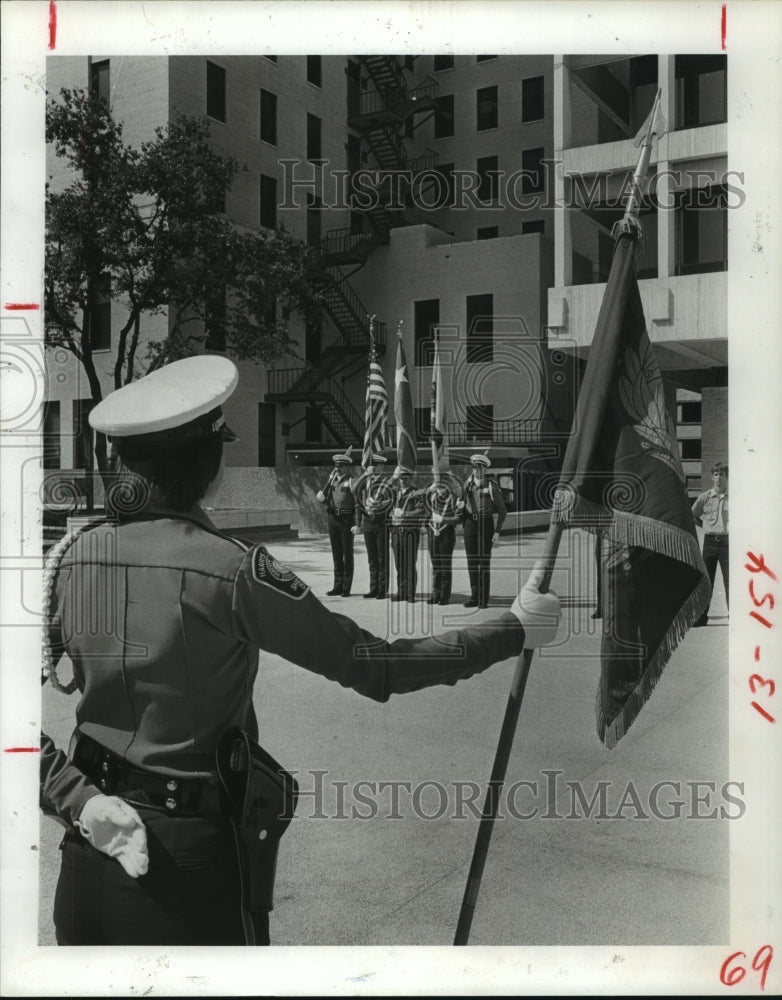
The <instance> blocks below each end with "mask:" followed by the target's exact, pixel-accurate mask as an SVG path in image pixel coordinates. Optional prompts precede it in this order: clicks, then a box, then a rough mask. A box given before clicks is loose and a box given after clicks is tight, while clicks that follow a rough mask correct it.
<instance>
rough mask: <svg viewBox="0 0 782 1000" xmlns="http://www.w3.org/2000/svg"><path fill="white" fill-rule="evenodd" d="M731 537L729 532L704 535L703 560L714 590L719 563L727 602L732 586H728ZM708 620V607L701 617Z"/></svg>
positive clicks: (704, 620) (703, 620)
mask: <svg viewBox="0 0 782 1000" xmlns="http://www.w3.org/2000/svg"><path fill="white" fill-rule="evenodd" d="M729 538H730V536H729V535H728V534H727V533H726V534H724V535H704V536H703V562H704V564H705V566H706V572H707V573H708V574H709V583H710V584H711V589H712V591H713V590H714V579H715V577H716V575H717V564H718V563H719V567H720V570H721V572H722V582H723V584H724V585H725V601H726V603H728V602H729V597H730V594H729V589H730V588H729V586H728V564H729V561H730V548H729ZM707 620H708V608H707V609H706V611H705V612H704V613H703V614H702V615H701V617H700V621H701V622H706V621H707Z"/></svg>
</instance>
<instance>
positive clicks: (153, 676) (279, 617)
mask: <svg viewBox="0 0 782 1000" xmlns="http://www.w3.org/2000/svg"><path fill="white" fill-rule="evenodd" d="M305 622H306V627H302V625H303V623H305ZM49 635H50V643H51V646H52V650H53V652H54V656H55V661H56V658H57V655H58V653H65V654H67V655H68V656H69V657H70V660H71V663H72V666H73V671H74V677H75V678H76V681H77V686H78V691H79V695H80V698H79V702H78V705H77V707H76V722H77V732H81V733H84V734H85V735H86V736H89V737H91V738H92V739H94V740H96V741H97V742H98V743H100V744H101V745H102V746H104V747H106V748H107V749H108V750H110V751H112V752H113V753H115V754H117V755H118V756H120V757H122V758H123V759H124V760H125V761H127V762H128V763H129V764H130V765H132V766H135V767H140V768H145V769H147V770H149V771H153V772H156V773H160V774H165V775H171V776H188V777H210V776H213V775H214V772H215V765H214V754H215V749H216V746H217V741H218V739H219V737H220V735H221V733H223V732H224V731H225V729H226V728H227V727H229V726H232V725H238V726H241V727H242V728H244V729H245V730H247V732H249V733H250V735H251V736H253V738H255V739H258V727H257V722H256V718H255V712H254V710H253V702H252V697H253V685H254V683H255V679H256V674H257V671H258V651H259V649H263V650H267V651H268V652H270V653H274V654H277V655H278V656H281V657H283V658H285V659H287V660H290V661H291V662H292V663H295V664H298V665H299V666H301V667H304V668H306V669H307V670H310V671H312V672H314V673H317V674H321V675H322V676H324V677H326V678H328V679H329V680H333V681H336V682H337V683H338V684H341V685H342V686H343V687H347V688H352V689H353V690H354V691H357V692H358V693H359V694H362V695H364V696H366V697H368V698H372V699H374V700H375V701H379V702H384V701H387V700H388V698H389V697H390V696H391V695H392V694H401V693H404V692H408V691H416V690H418V689H420V688H424V687H429V686H431V685H434V684H455V683H456V682H457V681H458V680H460V679H462V678H465V677H470V676H472V675H473V674H476V673H479V672H481V671H483V670H486V669H487V668H488V667H489V666H491V664H492V663H496V662H498V661H500V660H504V659H507V658H508V657H510V656H514V655H517V654H518V653H520V652H521V649H522V646H523V641H524V629H523V627H522V626H521V625H520V624H519V622H518V619H517V618H516V617H515V616H513V615H511V614H510V613H505V614H503V615H502V616H500V617H499V618H497V619H495V620H493V621H492V622H487V623H486V624H484V625H477V626H474V627H471V628H466V629H463V630H461V631H458V632H457V631H452V632H447V633H445V634H444V635H442V636H438V637H431V638H422V639H397V640H395V641H394V642H387V641H386V640H384V639H380V638H378V637H376V636H374V635H372V634H371V633H370V632H367V631H366V630H364V629H362V628H360V627H359V626H358V625H357V624H356V623H355V622H353V621H352V620H351V619H350V618H347V617H345V616H343V615H340V614H337V613H334V612H331V611H329V610H328V609H327V608H326V607H325V606H324V605H323V604H321V602H320V601H319V600H318V598H317V597H315V596H314V594H313V593H312V592H311V591H310V589H309V587H308V586H307V585H306V584H305V583H304V582H303V581H301V580H300V579H298V577H296V576H295V575H294V574H293V573H291V572H290V571H289V570H287V569H286V568H285V567H284V566H282V565H281V564H280V563H278V562H277V561H276V560H275V559H274V558H273V557H272V556H271V555H270V554H269V553H268V552H267V550H266V549H265V548H264V546H262V545H255V546H250V545H247V544H244V543H241V542H238V541H236V540H234V539H232V538H229V537H228V536H226V535H223V534H221V533H220V532H219V531H217V529H215V528H214V526H213V525H212V524H211V522H210V521H209V519H208V518H207V517H206V515H205V514H204V513H203V511H202V510H201V509H200V508H198V507H194V508H193V509H192V510H190V511H188V512H187V513H186V514H179V513H175V512H173V511H164V510H160V511H157V512H156V513H155V514H154V515H149V516H144V517H141V518H134V519H132V520H128V521H124V522H122V523H120V524H119V525H111V524H100V525H99V526H97V527H93V528H91V529H89V530H86V531H84V532H82V533H81V534H80V535H79V536H77V538H76V540H75V541H74V543H73V544H72V545H71V546H70V548H69V549H67V550H66V552H65V554H64V556H63V559H62V562H61V564H60V570H59V573H58V575H57V580H56V589H55V598H54V601H53V610H52V618H51V628H50V629H49ZM75 735H76V734H74V736H75ZM261 742H262V740H261ZM95 794H98V790H97V789H96V788H95V786H94V785H92V784H91V782H89V781H88V779H87V778H85V777H84V775H82V774H81V772H80V771H78V770H77V769H76V768H75V767H74V766H73V765H72V764H71V763H70V762H69V760H68V759H67V758H66V756H65V754H64V753H63V752H62V751H61V750H58V749H57V748H56V747H55V746H54V745H53V744H52V743H51V741H50V740H48V738H46V737H44V738H43V739H42V753H41V804H42V806H43V808H44V809H45V811H48V812H50V813H54V814H55V815H57V816H59V817H62V818H63V819H64V820H65V821H66V822H71V823H72V822H73V821H74V820H75V819H76V818H77V817H78V815H79V813H80V811H81V808H82V807H83V805H84V802H85V801H86V800H87V799H88V798H90V797H91V796H92V795H95Z"/></svg>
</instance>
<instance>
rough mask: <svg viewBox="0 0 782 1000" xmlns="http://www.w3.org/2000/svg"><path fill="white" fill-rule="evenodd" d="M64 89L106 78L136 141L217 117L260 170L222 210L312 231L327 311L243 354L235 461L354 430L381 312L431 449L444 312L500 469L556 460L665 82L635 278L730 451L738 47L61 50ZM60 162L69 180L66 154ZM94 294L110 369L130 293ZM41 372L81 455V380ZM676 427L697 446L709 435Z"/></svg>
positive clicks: (473, 429) (477, 418) (63, 452)
mask: <svg viewBox="0 0 782 1000" xmlns="http://www.w3.org/2000/svg"><path fill="white" fill-rule="evenodd" d="M62 85H69V86H76V85H82V86H89V85H92V86H93V87H97V88H102V89H103V91H104V92H105V95H106V96H107V98H108V99H109V100H110V103H111V108H112V111H113V113H114V114H115V116H116V117H117V118H119V119H120V120H121V121H122V122H123V124H124V135H125V138H126V139H127V140H128V141H130V142H133V143H140V142H141V141H143V140H144V139H146V138H149V137H150V136H151V135H152V133H153V131H154V129H155V128H156V127H157V126H159V125H161V124H165V122H167V121H168V120H169V119H170V118H171V116H172V115H173V114H174V113H176V112H182V113H185V114H193V115H203V114H206V115H207V116H208V118H209V119H210V122H211V134H212V141H213V143H214V145H215V147H216V148H217V149H219V150H220V151H222V152H225V153H230V154H231V155H233V156H235V157H236V158H237V159H238V160H240V161H241V162H242V163H244V164H246V167H247V169H246V171H244V172H242V173H241V174H240V175H239V176H238V177H237V179H236V181H235V183H234V185H233V187H232V189H231V191H230V192H228V195H227V198H226V205H225V210H226V213H227V215H228V216H229V217H230V218H231V219H232V220H233V221H235V222H236V223H237V224H241V225H243V226H248V227H257V228H259V229H260V228H263V227H273V226H275V225H277V224H278V223H282V224H283V225H284V226H285V227H286V228H287V229H288V230H289V231H290V232H291V233H292V235H294V236H295V237H298V238H301V239H304V240H307V241H308V242H309V243H310V244H312V245H313V246H315V247H317V248H318V252H319V267H318V274H317V281H318V282H319V284H320V286H321V288H322V291H323V296H324V309H323V318H322V322H321V323H320V324H316V325H313V326H309V327H307V328H306V329H305V327H304V325H303V324H302V323H301V322H300V321H299V320H297V319H296V318H295V317H294V318H293V319H292V326H291V333H292V335H293V336H294V338H295V339H296V341H297V343H298V345H299V350H298V354H299V357H298V358H291V360H290V363H289V364H287V365H284V364H283V365H279V366H278V367H277V368H276V369H275V370H274V371H269V372H267V371H265V370H264V368H263V366H262V365H256V364H247V363H244V364H242V366H241V367H242V379H241V386H240V390H239V391H238V392H237V394H236V395H235V397H234V398H233V399H232V400H231V402H230V404H229V411H228V419H229V422H230V423H231V424H232V426H233V425H236V426H237V428H238V429H239V431H240V437H241V442H240V443H239V444H237V445H236V446H235V447H233V448H232V449H230V456H229V460H230V461H231V462H232V463H233V464H235V465H240V466H252V467H257V466H269V467H277V468H279V467H281V466H285V465H287V464H288V463H294V464H295V463H298V464H321V463H323V462H324V461H327V457H326V456H328V455H329V454H330V452H331V451H332V450H334V448H335V446H339V447H340V448H343V447H345V446H347V445H349V444H353V445H358V446H359V447H360V444H361V439H362V437H363V411H364V392H365V376H366V363H367V356H368V348H369V335H368V331H369V316H370V315H374V316H375V317H376V319H375V324H374V333H375V336H376V340H377V342H378V344H379V347H380V349H381V352H383V361H382V363H383V367H384V372H385V376H386V381H387V385H388V387H389V391H390V392H391V393H393V368H394V355H395V350H394V348H395V343H396V338H395V331H397V329H398V328H399V329H400V330H401V334H402V337H403V340H404V343H405V348H406V353H407V358H408V362H409V363H410V367H411V371H412V382H413V396H414V400H415V403H416V406H417V408H418V411H419V413H418V424H419V427H418V429H419V433H420V445H421V450H420V453H419V460H420V462H421V463H422V464H426V462H427V458H426V455H427V443H426V441H427V438H426V431H427V427H428V408H429V391H430V388H429V387H430V381H431V367H430V363H431V353H430V350H429V347H430V345H431V339H432V335H433V328H434V327H435V326H437V327H439V329H440V338H441V343H442V345H443V355H444V359H445V363H446V364H447V366H448V373H447V377H446V390H445V395H446V409H447V414H448V420H449V424H450V426H449V432H450V433H449V437H450V446H451V449H450V450H451V456H452V461H453V462H455V463H456V462H459V461H464V460H465V459H466V457H467V456H468V455H469V453H470V452H471V451H474V450H476V448H481V449H482V448H484V447H490V448H491V449H492V456H493V458H494V460H495V466H499V467H500V468H507V469H510V468H512V467H514V466H516V465H518V463H519V462H520V461H522V460H523V459H524V458H528V457H530V456H534V455H535V454H542V455H545V454H547V453H548V454H549V455H551V456H552V457H553V459H554V460H556V453H557V452H556V444H557V442H558V443H560V444H561V432H562V431H567V429H568V427H569V418H570V414H571V412H572V406H573V402H574V398H575V395H576V393H577V389H578V383H579V379H580V372H581V368H582V367H583V363H584V360H585V358H586V357H587V356H588V349H589V343H590V341H591V338H592V335H593V332H594V326H595V320H596V315H597V308H598V306H599V302H600V299H601V297H602V290H603V285H602V283H603V282H604V280H605V277H606V273H607V266H608V262H609V261H610V228H611V224H612V222H613V221H614V219H615V218H616V217H618V215H619V214H621V207H617V206H616V205H613V204H611V202H612V199H613V198H614V196H616V195H617V194H618V192H619V190H620V188H621V184H622V181H623V179H624V176H625V174H626V171H627V168H630V167H632V166H633V165H634V162H635V157H636V150H635V149H634V147H633V144H632V141H631V139H632V137H633V136H634V135H635V133H636V131H637V129H638V128H639V127H640V125H641V123H642V121H643V119H644V117H645V115H646V113H647V112H648V108H649V107H650V106H651V101H652V98H653V95H654V93H655V91H656V87H657V86H658V85H659V86H660V87H661V88H662V91H663V108H664V110H665V113H666V117H667V118H668V120H669V122H670V124H671V128H672V131H671V132H670V134H669V135H666V136H665V137H664V138H663V139H662V140H661V142H660V143H659V146H658V147H656V149H655V152H654V157H653V162H654V163H655V164H656V184H657V191H658V193H659V194H660V196H661V198H662V196H663V195H665V196H666V197H667V198H669V199H670V200H671V201H672V204H673V206H674V207H673V208H672V209H671V210H667V209H663V208H659V209H656V210H654V209H653V207H652V206H651V205H645V207H644V212H643V215H642V221H643V222H644V225H645V230H646V240H645V243H644V248H643V251H642V255H641V258H640V260H639V274H640V277H641V279H642V280H641V290H642V296H643V299H644V305H645V308H646V312H647V319H648V322H649V325H650V334H651V338H652V342H653V343H654V344H655V347H656V349H657V351H658V356H659V358H660V363H661V367H662V369H663V373H664V376H665V379H666V383H667V386H668V389H669V396H670V400H671V405H672V408H673V409H675V407H674V401H675V399H676V391H677V390H678V391H679V392H680V394H681V393H682V392H685V391H686V392H688V393H690V396H688V397H687V400H686V402H687V404H688V406H689V409H688V411H687V413H688V416H692V412H693V405H694V404H695V403H697V402H698V398H700V397H701V396H702V401H703V403H702V405H703V408H704V410H705V409H706V408H709V412H710V413H711V414H712V415H713V416H714V417H715V419H713V420H710V422H709V424H708V426H707V425H706V424H705V422H704V431H703V436H702V448H703V458H704V460H705V461H707V462H710V460H711V455H712V452H713V453H714V455H715V457H724V453H723V452H722V450H721V449H722V444H723V439H724V435H725V427H726V392H727V390H726V389H725V385H726V372H727V351H726V332H725V322H726V319H725V290H726V277H727V276H726V274H725V273H724V271H725V268H726V266H727V257H726V241H725V238H724V231H725V224H724V219H725V214H726V208H725V205H726V197H727V190H726V186H725V178H724V174H725V168H726V166H727V160H726V151H727V146H726V126H725V124H724V121H725V101H724V85H725V67H724V59H722V60H720V59H719V58H718V59H717V60H716V61H715V60H714V59H713V58H712V57H709V60H705V61H704V60H703V59H700V60H699V57H681V56H680V57H674V56H665V57H657V56H644V57H636V58H633V59H624V60H606V59H599V58H594V59H589V58H586V57H573V58H568V57H562V56H557V57H552V56H458V55H457V56H419V57H390V56H351V57H339V56H324V57H319V56H280V57H278V58H275V57H263V56H235V57H224V56H213V57H212V56H209V57H198V56H180V57H170V58H168V57H121V58H116V59H115V58H111V59H107V58H103V57H94V58H92V59H84V58H72V57H64V58H52V59H50V60H49V66H48V89H49V92H50V93H51V94H56V93H57V91H58V90H59V87H60V86H62ZM720 94H721V95H722V97H721V98H720ZM50 166H51V169H50V173H52V175H53V178H54V183H55V184H57V183H62V182H63V180H64V177H63V176H62V175H61V174H60V175H59V176H58V171H60V170H61V167H60V165H59V164H58V163H57V161H56V160H55V159H54V158H53V157H52V159H51V161H50ZM695 167H698V168H710V169H713V171H714V172H715V177H716V176H717V174H719V176H720V178H721V180H717V181H715V182H714V183H710V184H708V185H707V187H708V191H709V195H710V197H711V198H712V200H713V202H714V204H713V205H711V207H709V208H707V209H705V210H702V209H699V208H698V207H697V206H693V204H692V203H691V199H690V200H688V192H689V191H691V189H692V188H691V185H692V180H691V179H692V177H693V176H694V174H693V171H692V170H690V169H689V168H693V169H694V168H695ZM677 170H678V171H680V173H681V175H682V177H683V178H684V179H683V180H678V181H677V180H676V178H675V177H673V176H672V175H673V174H674V173H675V171H677ZM576 178H577V179H578V183H579V184H580V185H581V188H580V190H581V192H582V194H583V192H584V190H588V189H589V188H590V187H591V185H592V184H593V183H595V182H599V183H597V187H596V188H595V191H596V192H597V196H596V197H592V198H591V200H589V203H588V204H583V205H582V207H580V208H571V207H568V205H569V204H570V203H572V202H573V197H572V195H573V190H574V179H576ZM601 185H602V186H601ZM585 186H586V187H585ZM702 188H703V185H702V184H696V189H702ZM582 200H583V199H582ZM720 272H723V273H720ZM102 309H103V312H102V316H103V321H104V324H105V326H106V330H105V343H106V349H105V356H104V357H103V358H102V359H101V360H102V363H103V367H102V368H101V369H100V371H101V375H102V377H103V378H104V379H106V382H107V388H108V386H109V365H110V360H111V335H112V326H115V325H116V322H117V320H118V316H119V311H121V306H118V305H116V304H115V305H109V304H108V303H106V304H103V305H102ZM112 315H113V318H112ZM166 323H167V318H166V317H165V316H161V317H152V318H148V319H145V328H144V332H145V336H147V337H159V336H160V335H161V333H163V332H165V324H166ZM400 323H401V326H400ZM60 362H62V363H60ZM50 368H51V378H50V382H49V396H48V398H49V404H48V410H47V419H48V430H49V431H50V433H51V440H52V441H57V442H58V446H57V448H50V449H49V457H48V461H49V462H50V464H59V465H61V466H63V467H76V466H78V465H80V464H82V463H83V462H84V461H85V460H86V459H87V456H88V453H89V450H90V446H89V432H88V427H87V425H86V414H87V412H88V409H89V401H88V395H89V394H88V393H86V392H83V391H82V389H81V388H80V386H83V384H84V380H83V379H81V380H80V379H79V378H78V372H77V370H76V369H75V367H74V365H73V362H72V359H69V358H66V357H64V356H60V357H59V360H58V359H57V358H55V359H53V361H52V364H51V366H50ZM63 375H64V376H65V378H62V377H61V378H60V379H59V380H58V378H57V376H63ZM696 397H698V398H696ZM58 411H59V412H58ZM69 411H70V412H69ZM71 416H72V418H73V420H72V421H71ZM71 425H72V426H73V431H74V432H73V434H71V433H70V430H71ZM558 432H559V433H558ZM720 435H722V438H721V437H720ZM683 437H687V438H688V441H689V443H688V444H687V445H686V446H683V447H685V449H686V451H687V455H686V457H687V460H688V461H693V462H697V461H698V457H699V456H696V455H695V451H696V450H697V447H696V446H695V445H694V444H693V442H694V441H695V439H696V436H695V435H691V437H692V440H690V435H687V434H685V435H683ZM698 440H700V438H698ZM552 442H553V443H554V444H553V446H552ZM718 452H719V455H717V453H718ZM689 471H690V473H691V475H692V476H693V477H697V475H698V473H699V469H698V468H697V466H695V467H694V466H690V469H689ZM508 485H517V483H516V484H513V483H512V482H511V481H510V480H509V481H508Z"/></svg>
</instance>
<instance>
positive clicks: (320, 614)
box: [233, 552, 559, 701]
mask: <svg viewBox="0 0 782 1000" xmlns="http://www.w3.org/2000/svg"><path fill="white" fill-rule="evenodd" d="M263 569H264V572H263V573H261V574H259V573H257V572H254V571H253V553H252V552H250V553H248V554H247V556H246V557H245V560H244V563H243V566H242V569H241V570H240V573H239V575H238V577H237V579H236V583H235V587H234V604H233V607H234V623H235V624H234V627H235V629H236V634H237V636H239V637H241V638H242V639H244V640H245V641H247V642H250V643H252V644H253V645H256V646H259V647H260V648H261V649H265V650H268V651H269V652H271V653H276V654H277V655H279V656H282V657H283V658H285V659H286V660H290V661H291V662H292V663H296V664H298V665H299V666H302V667H305V668H306V669H307V670H311V671H313V672H314V673H317V674H321V675H322V676H324V677H328V678H329V679H331V680H335V681H337V682H338V683H339V684H342V685H343V686H344V687H350V688H353V690H355V691H358V692H359V694H363V695H365V696H366V697H368V698H373V699H374V700H376V701H387V700H388V698H389V697H390V696H391V695H392V694H402V693H405V692H408V691H416V690H419V689H420V688H425V687H430V686H432V685H435V684H456V683H457V681H459V680H462V679H463V678H466V677H471V676H472V675H473V674H477V673H480V672H481V671H483V670H486V669H487V668H488V667H490V666H491V665H492V664H493V663H498V662H500V661H502V660H507V659H508V658H509V657H511V656H517V655H518V654H519V653H520V652H521V650H522V649H523V648H524V647H525V646H527V647H531V646H535V645H539V644H541V643H542V642H543V641H548V642H550V641H552V640H553V637H554V635H555V633H556V628H557V626H558V623H559V600H558V599H557V597H556V596H555V595H554V594H547V595H541V594H539V592H538V590H537V585H536V584H535V585H534V586H533V588H532V590H534V594H536V595H537V597H540V598H544V599H548V601H547V603H545V607H543V608H541V606H540V605H538V604H536V605H535V607H534V608H531V609H530V608H529V607H528V604H529V594H530V593H531V591H529V590H527V588H525V591H526V593H527V595H528V596H527V597H524V596H523V595H524V594H525V591H522V594H521V595H520V596H519V606H518V608H517V607H516V605H514V608H513V609H512V610H511V611H509V612H506V613H504V614H502V615H500V616H499V617H497V618H495V619H493V620H492V621H489V622H485V623H482V624H480V625H475V626H472V627H469V628H463V629H459V630H453V631H450V632H444V633H442V634H441V635H437V636H427V637H423V638H420V639H397V640H395V641H394V642H389V641H388V640H386V639H383V638H380V637H379V636H376V635H373V634H372V633H371V632H368V631H367V630H366V629H362V628H360V627H359V626H358V625H357V624H356V623H355V622H354V621H353V620H352V619H350V618H347V617H346V616H344V615H340V614H335V613H333V612H331V611H329V610H328V608H326V607H325V606H324V605H323V604H321V602H320V601H319V600H318V599H317V597H315V595H314V594H313V593H312V592H311V591H310V590H309V588H308V587H307V585H306V584H305V583H303V582H302V581H301V580H298V578H296V577H293V580H291V579H290V577H292V574H290V573H289V572H288V579H287V581H286V583H285V585H284V586H283V585H280V584H278V583H277V582H275V580H274V575H273V573H272V572H271V571H270V568H269V566H268V564H267V565H266V566H264V567H263ZM280 569H282V568H280ZM283 572H284V570H283ZM264 579H265V581H267V582H264ZM527 587H529V584H528V585H527ZM530 615H531V616H532V617H530ZM525 616H527V624H528V627H529V631H530V635H528V636H527V635H526V634H525V627H524V624H525ZM533 618H534V621H533ZM543 619H546V621H543ZM532 624H534V625H535V626H536V629H533V628H531V627H530V626H531V625H532ZM544 624H545V625H548V632H544V631H543V629H542V628H537V626H541V625H544Z"/></svg>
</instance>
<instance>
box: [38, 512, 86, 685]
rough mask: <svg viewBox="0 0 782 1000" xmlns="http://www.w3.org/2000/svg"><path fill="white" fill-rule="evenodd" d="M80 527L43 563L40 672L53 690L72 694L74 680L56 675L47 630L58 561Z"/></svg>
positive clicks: (47, 556)
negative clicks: (64, 680) (66, 681)
mask: <svg viewBox="0 0 782 1000" xmlns="http://www.w3.org/2000/svg"><path fill="white" fill-rule="evenodd" d="M81 530H82V529H81V528H73V529H71V530H70V531H68V532H66V533H65V535H64V536H63V537H62V538H61V539H60V540H59V542H57V544H56V545H53V546H52V548H51V549H49V551H48V552H47V553H46V558H45V559H44V564H43V636H42V640H41V672H42V678H43V680H44V681H45V680H46V678H48V679H49V681H50V683H51V685H52V687H53V688H54V689H55V691H60V692H61V693H62V694H73V692H74V691H75V690H76V680H75V678H74V679H73V680H70V681H68V683H67V684H62V683H61V681H60V679H59V677H58V676H57V659H58V658H56V657H55V655H54V652H53V650H52V645H51V642H50V639H49V631H50V629H51V625H52V617H53V613H52V606H53V604H54V591H55V587H56V585H57V574H58V573H59V571H60V563H61V562H62V559H63V556H64V555H65V553H66V551H67V549H68V548H69V547H70V546H71V545H72V544H73V542H74V541H75V539H76V536H77V535H78V534H79V532H80V531H81Z"/></svg>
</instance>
